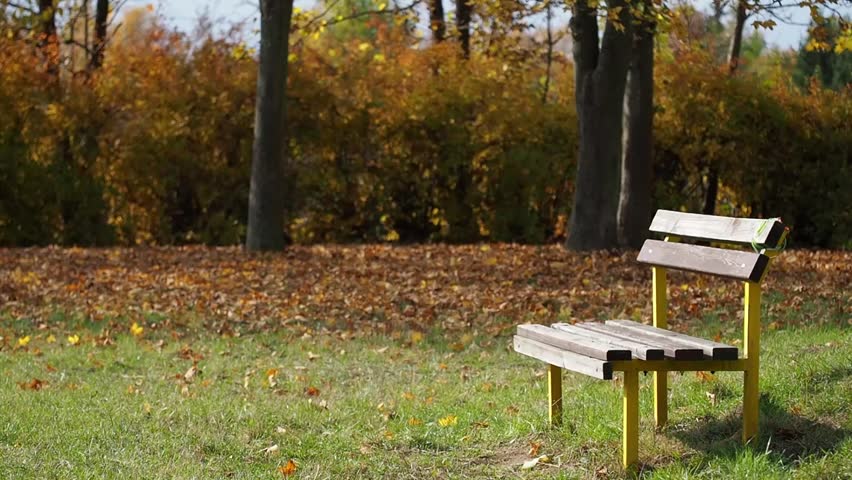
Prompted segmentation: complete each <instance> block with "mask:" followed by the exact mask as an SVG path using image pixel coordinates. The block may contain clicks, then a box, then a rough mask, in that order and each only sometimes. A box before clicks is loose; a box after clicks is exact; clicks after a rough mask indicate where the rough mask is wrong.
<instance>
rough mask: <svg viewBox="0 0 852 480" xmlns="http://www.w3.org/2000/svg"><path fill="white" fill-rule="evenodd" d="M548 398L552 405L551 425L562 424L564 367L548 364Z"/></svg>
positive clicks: (550, 411) (549, 411)
mask: <svg viewBox="0 0 852 480" xmlns="http://www.w3.org/2000/svg"><path fill="white" fill-rule="evenodd" d="M547 400H548V403H549V405H550V407H549V410H548V416H549V418H550V425H551V426H554V427H558V426H561V425H562V369H561V368H560V367H557V366H556V365H550V364H548V369H547Z"/></svg>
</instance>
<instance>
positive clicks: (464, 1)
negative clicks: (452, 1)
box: [456, 0, 473, 58]
mask: <svg viewBox="0 0 852 480" xmlns="http://www.w3.org/2000/svg"><path fill="white" fill-rule="evenodd" d="M470 2H471V0H456V26H457V28H458V29H459V43H461V48H462V55H464V58H470V20H471V16H472V14H473V5H472V4H471V3H470Z"/></svg>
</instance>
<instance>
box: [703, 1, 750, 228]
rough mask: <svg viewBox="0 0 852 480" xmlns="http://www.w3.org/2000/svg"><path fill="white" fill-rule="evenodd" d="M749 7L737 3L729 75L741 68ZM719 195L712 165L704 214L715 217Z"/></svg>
mask: <svg viewBox="0 0 852 480" xmlns="http://www.w3.org/2000/svg"><path fill="white" fill-rule="evenodd" d="M747 8H748V5H747V3H746V1H745V0H739V1H737V8H736V16H735V20H734V31H733V34H732V35H731V47H730V49H729V50H728V74H729V75H733V74H734V73H736V71H737V68H738V67H739V66H740V52H741V51H742V46H743V29H744V28H745V22H746V19H748V10H747ZM718 195H719V168H718V167H717V166H716V165H715V164H714V163H711V164H710V168H709V169H708V170H707V188H706V189H705V191H704V208H703V209H702V213H704V214H705V215H713V214H714V213H715V211H716V201H717V197H718Z"/></svg>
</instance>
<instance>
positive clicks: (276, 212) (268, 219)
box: [246, 0, 293, 251]
mask: <svg viewBox="0 0 852 480" xmlns="http://www.w3.org/2000/svg"><path fill="white" fill-rule="evenodd" d="M292 12H293V0H261V2H260V65H259V71H258V76H257V99H256V106H255V118H254V123H255V125H254V148H253V152H252V165H251V186H250V190H249V214H248V236H247V239H246V249H248V250H251V251H262V250H280V249H282V248H283V247H284V231H283V221H284V199H285V195H284V188H285V182H284V169H285V165H286V161H287V144H288V142H287V56H288V50H289V43H288V39H289V35H290V17H291V14H292Z"/></svg>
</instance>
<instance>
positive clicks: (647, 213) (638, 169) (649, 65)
mask: <svg viewBox="0 0 852 480" xmlns="http://www.w3.org/2000/svg"><path fill="white" fill-rule="evenodd" d="M646 8H647V5H646ZM646 13H647V11H646ZM655 28H656V27H655V25H654V24H653V23H652V22H648V21H643V22H641V23H640V24H638V25H637V30H636V32H635V36H634V44H633V59H632V62H631V64H630V72H629V73H628V75H627V91H626V93H625V95H624V110H625V111H624V128H625V132H624V139H623V140H624V146H623V148H624V159H623V161H622V164H621V192H620V194H619V203H618V239H619V243H620V244H621V245H622V246H625V247H631V248H638V247H641V246H642V242H643V241H644V240H645V238H646V236H647V232H648V225H649V224H650V222H651V210H652V206H651V186H652V181H651V172H652V148H653V124H654V30H655Z"/></svg>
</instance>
